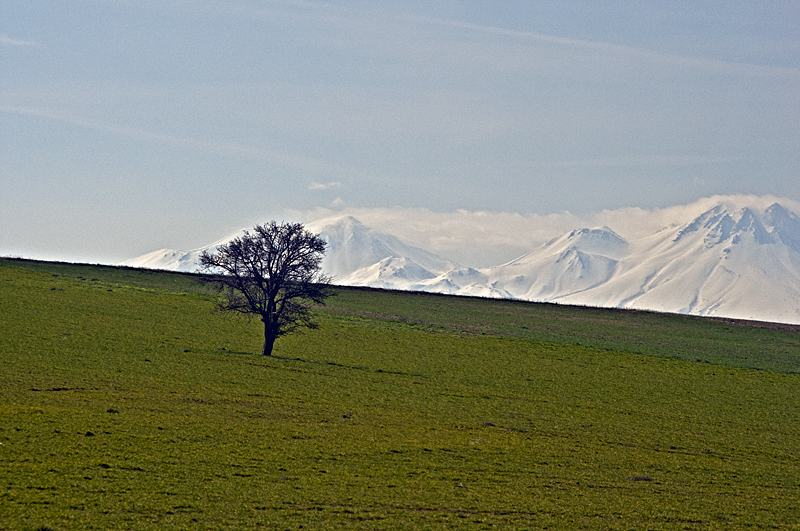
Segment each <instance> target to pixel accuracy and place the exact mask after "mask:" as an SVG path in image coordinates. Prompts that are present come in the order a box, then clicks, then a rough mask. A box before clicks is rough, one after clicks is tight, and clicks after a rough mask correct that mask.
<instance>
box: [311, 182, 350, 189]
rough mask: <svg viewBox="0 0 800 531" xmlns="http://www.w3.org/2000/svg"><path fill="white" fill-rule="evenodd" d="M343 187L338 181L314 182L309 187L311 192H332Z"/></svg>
mask: <svg viewBox="0 0 800 531" xmlns="http://www.w3.org/2000/svg"><path fill="white" fill-rule="evenodd" d="M340 186H342V183H340V182H338V181H333V182H329V183H318V182H313V183H311V184H310V185H309V186H308V189H309V190H330V189H331V188H339V187H340Z"/></svg>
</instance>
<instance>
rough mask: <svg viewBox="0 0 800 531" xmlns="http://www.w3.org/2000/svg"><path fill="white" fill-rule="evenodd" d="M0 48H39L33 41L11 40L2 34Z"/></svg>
mask: <svg viewBox="0 0 800 531" xmlns="http://www.w3.org/2000/svg"><path fill="white" fill-rule="evenodd" d="M0 46H39V43H38V42H35V41H23V40H21V39H12V38H11V37H9V36H8V35H6V34H2V35H0Z"/></svg>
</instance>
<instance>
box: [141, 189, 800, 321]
mask: <svg viewBox="0 0 800 531" xmlns="http://www.w3.org/2000/svg"><path fill="white" fill-rule="evenodd" d="M306 227H307V228H308V229H309V230H311V231H312V232H315V233H318V234H319V235H320V237H322V238H323V239H324V240H325V241H326V242H327V243H328V252H327V253H326V256H325V258H324V260H323V269H324V270H325V272H326V273H328V274H332V275H333V276H334V278H335V283H337V284H342V285H352V286H369V287H375V288H385V289H399V290H409V291H427V292H437V293H447V294H453V295H469V296H481V297H493V298H511V299H522V300H530V301H538V302H555V303H561V304H570V305H583V306H598V307H614V308H630V309H644V310H655V311H663V312H670V313H683V314H692V315H701V316H716V317H723V318H725V317H727V318H735V319H748V320H756V321H772V322H781V323H790V324H800V217H798V216H797V214H795V213H793V212H791V211H790V210H787V209H786V208H784V207H783V206H781V205H780V204H779V203H778V202H774V203H773V204H771V205H770V206H768V207H767V208H757V207H755V206H752V205H748V204H740V205H732V204H723V203H719V204H716V205H714V206H712V207H711V208H708V209H706V210H705V211H704V212H702V213H701V214H699V215H696V216H695V217H694V218H692V219H688V220H685V221H684V222H683V223H677V224H672V225H669V226H666V227H664V228H662V229H661V230H659V231H656V232H654V233H651V234H646V235H644V236H639V237H636V238H630V239H625V238H623V237H622V236H620V235H619V234H618V233H616V232H615V231H614V230H613V229H612V228H610V227H608V226H602V227H595V228H579V229H575V230H572V231H569V232H567V233H565V234H562V235H561V236H558V237H555V238H552V239H551V240H549V241H547V242H546V243H544V244H542V245H541V246H539V247H537V248H535V249H533V250H531V251H529V252H527V253H524V254H522V255H521V256H519V257H517V258H515V259H513V260H511V261H508V262H506V263H504V264H501V265H497V266H491V267H485V268H471V267H464V266H461V265H459V264H457V263H456V262H453V261H451V260H447V259H446V258H443V257H441V256H438V255H436V254H434V253H431V252H429V251H426V250H424V249H421V248H419V247H414V246H411V245H408V244H406V243H404V242H403V241H401V240H400V239H398V238H397V237H395V236H393V235H391V234H388V233H385V232H381V231H378V230H376V229H374V228H371V227H368V226H366V225H364V224H362V223H361V222H360V221H359V220H357V219H356V218H354V217H352V216H339V217H333V218H327V219H323V220H317V221H314V222H312V223H309V224H307V225H306ZM238 234H239V233H236V234H234V235H231V236H229V237H228V239H223V240H219V241H218V242H215V243H214V244H211V245H209V246H207V247H205V248H201V249H195V250H192V251H175V250H170V249H162V250H159V251H155V252H153V253H148V254H147V255H143V256H141V257H138V258H135V259H131V260H128V261H126V262H125V264H126V265H133V266H137V267H154V266H155V267H156V268H159V269H172V270H183V271H189V270H195V269H196V266H195V267H194V269H192V264H193V261H196V259H197V258H198V257H199V254H200V253H201V252H202V250H204V249H213V248H215V246H218V245H220V244H221V243H225V241H229V239H232V238H233V237H235V236H236V235H238Z"/></svg>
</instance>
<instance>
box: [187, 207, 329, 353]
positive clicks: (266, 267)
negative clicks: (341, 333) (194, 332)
mask: <svg viewBox="0 0 800 531" xmlns="http://www.w3.org/2000/svg"><path fill="white" fill-rule="evenodd" d="M326 245H327V244H326V243H325V241H324V240H323V239H322V238H320V237H319V236H317V235H316V234H313V233H311V232H309V231H307V230H306V229H305V228H304V227H303V225H302V224H301V223H280V224H278V223H276V222H275V221H271V222H269V223H267V224H266V225H260V226H259V225H256V227H255V228H254V229H253V233H252V234H251V233H250V232H249V231H245V232H244V235H243V236H240V237H238V238H236V239H234V240H233V241H231V242H230V243H227V244H225V245H221V246H219V247H218V248H217V249H216V251H215V252H212V253H209V252H208V251H203V254H202V255H201V256H200V271H201V272H204V273H210V275H209V276H206V277H204V281H206V282H211V283H214V284H216V285H218V286H219V287H220V288H221V289H222V292H223V298H222V299H221V300H220V302H219V303H218V309H219V310H222V311H230V312H236V313H239V314H244V315H247V316H258V317H259V318H260V319H261V321H262V322H263V323H264V348H263V349H262V350H261V354H262V355H264V356H271V355H272V347H273V346H274V344H275V340H276V339H277V338H278V337H280V336H282V335H285V334H288V333H290V332H293V331H294V330H296V329H297V328H300V327H308V328H317V325H316V324H315V323H313V322H312V320H311V315H310V312H309V306H308V303H309V302H315V303H320V304H323V303H324V299H325V297H327V296H328V295H330V281H331V278H330V277H328V276H326V275H324V274H322V271H321V266H320V263H321V261H322V256H323V255H324V253H325V246H326Z"/></svg>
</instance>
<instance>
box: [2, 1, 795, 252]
mask: <svg viewBox="0 0 800 531" xmlns="http://www.w3.org/2000/svg"><path fill="white" fill-rule="evenodd" d="M799 22H800V3H799V2H797V1H795V0H784V1H770V0H764V1H759V2H752V1H739V0H725V1H709V0H695V1H688V0H674V1H670V2H650V1H624V0H615V1H605V0H590V1H589V0H587V1H580V0H578V1H571V0H559V1H552V2H551V1H548V0H543V1H530V0H524V1H523V0H520V1H516V0H513V1H512V0H509V1H491V2H490V1H488V0H483V1H478V0H464V1H455V0H440V1H436V2H430V1H425V2H423V1H415V0H399V1H397V2H391V3H389V2H378V1H370V0H351V1H346V0H341V1H339V0H331V1H327V2H314V1H305V0H272V1H271V0H2V1H1V2H0V256H21V257H27V258H38V259H46V260H65V261H75V262H90V263H118V262H121V261H123V260H125V259H128V258H131V257H134V256H138V255H141V254H144V253H146V252H149V251H153V250H156V249H159V248H164V247H167V248H176V249H192V248H197V247H201V246H204V245H207V244H208V243H210V242H213V241H216V240H218V239H220V238H222V237H224V236H226V235H227V234H230V233H232V232H234V231H236V230H238V229H241V228H243V227H252V226H253V225H254V224H256V223H263V222H266V221H268V220H270V219H278V220H281V219H290V220H294V221H308V220H310V219H314V218H316V217H319V216H320V213H325V214H330V213H336V212H360V213H361V214H362V217H366V218H369V219H376V220H378V221H381V220H382V221H383V222H384V224H385V223H387V220H389V219H391V220H394V221H393V222H394V223H395V224H396V226H397V229H398V231H399V232H402V230H403V229H404V227H406V228H407V226H414V227H417V229H416V230H417V233H420V231H422V232H426V231H427V232H428V234H429V239H434V238H435V236H436V234H437V231H440V230H442V228H443V227H446V226H458V227H461V230H462V231H463V230H465V227H466V228H469V227H473V228H475V230H479V229H480V228H481V227H482V221H481V220H488V219H491V220H493V223H494V224H486V225H485V226H487V227H497V230H505V231H506V232H507V235H506V236H508V235H512V236H513V235H514V231H515V230H520V227H521V226H520V225H519V224H516V225H515V223H514V220H519V219H527V220H528V221H530V220H537V221H541V222H542V223H543V224H544V225H543V226H546V221H547V220H548V219H550V220H553V219H558V220H561V221H564V220H573V221H575V222H576V223H577V222H578V221H581V222H583V221H591V220H594V219H596V218H597V213H600V212H618V213H623V214H624V213H626V212H627V213H629V214H630V213H631V212H637V211H639V210H641V209H644V210H646V211H661V210H662V209H669V208H671V207H674V206H676V205H685V204H690V203H693V202H696V201H698V200H700V199H702V198H707V197H711V196H715V195H724V196H731V195H738V194H745V195H754V196H770V197H777V198H785V199H787V200H790V201H795V202H796V201H800V185H799V184H798V183H799V182H800V179H798V177H800V175H798V173H799V172H798V168H800V90H798V87H800V24H799ZM381 216H383V217H381ZM426 220H431V221H432V223H431V224H430V226H426V227H423V228H420V224H421V223H423V222H426ZM502 220H506V221H507V223H506V224H503V223H501V221H502ZM562 225H563V223H562ZM525 227H528V229H527V230H530V229H529V227H530V224H527V225H525ZM559 227H561V225H559ZM484 228H485V227H484ZM493 230H494V229H493ZM534 232H535V231H534ZM418 235H419V234H418ZM520 237H525V235H524V234H520ZM528 239H531V238H530V237H529V238H528ZM534 239H535V238H534Z"/></svg>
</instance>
